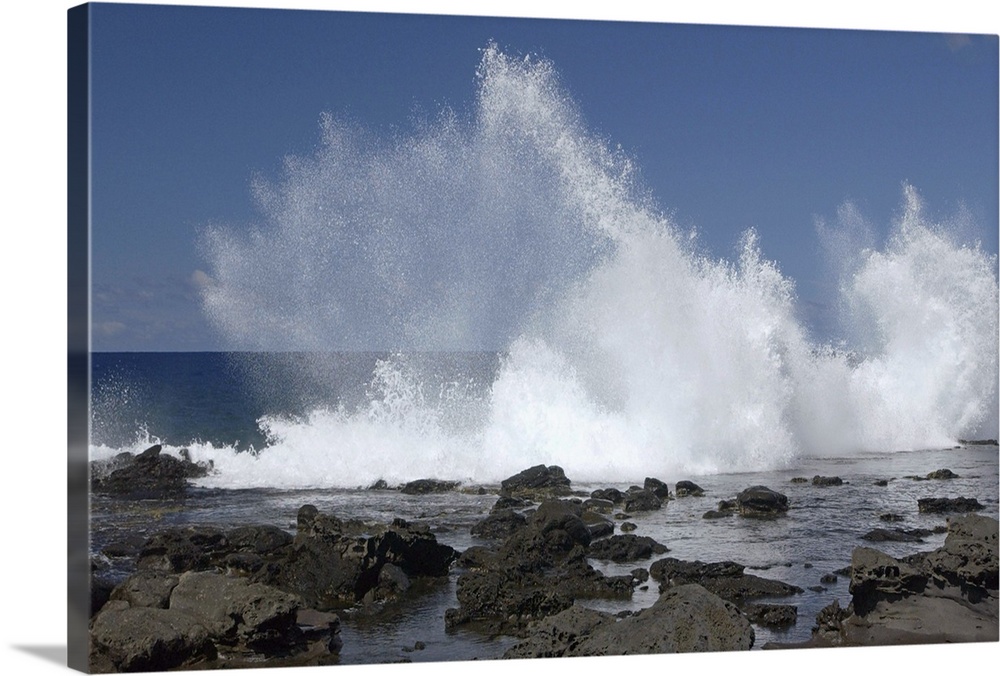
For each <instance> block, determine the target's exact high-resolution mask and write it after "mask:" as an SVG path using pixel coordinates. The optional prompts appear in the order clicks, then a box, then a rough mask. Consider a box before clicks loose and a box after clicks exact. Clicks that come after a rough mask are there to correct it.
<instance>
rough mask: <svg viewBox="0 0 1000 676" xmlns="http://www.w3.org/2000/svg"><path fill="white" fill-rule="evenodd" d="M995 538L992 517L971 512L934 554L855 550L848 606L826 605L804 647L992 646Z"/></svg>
mask: <svg viewBox="0 0 1000 676" xmlns="http://www.w3.org/2000/svg"><path fill="white" fill-rule="evenodd" d="M997 536H998V527H997V520H996V519H992V518H989V517H984V516H980V515H976V514H972V515H968V516H962V517H958V518H956V519H954V520H953V521H952V522H951V523H950V524H949V530H948V536H947V538H946V539H945V543H944V545H943V546H942V547H939V548H938V549H935V550H934V551H931V552H922V553H919V554H913V555H911V556H907V557H905V558H902V559H896V558H893V557H891V556H889V555H888V554H884V553H882V552H880V551H878V550H875V549H869V548H867V547H858V548H857V549H855V550H854V553H853V555H852V557H851V568H850V571H851V572H850V575H851V583H850V592H851V604H850V606H848V607H847V608H846V609H841V608H840V607H839V605H838V604H834V605H831V606H828V607H827V608H825V609H824V610H823V611H822V612H821V613H820V615H819V617H817V625H816V628H815V629H813V638H812V639H811V641H810V642H809V643H807V644H806V645H810V646H814V645H819V646H827V645H845V646H871V645H895V644H917V643H956V642H964V641H996V640H997V634H998V622H997V616H998V592H997V578H998V576H997V571H998V559H997Z"/></svg>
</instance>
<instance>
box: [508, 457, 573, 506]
mask: <svg viewBox="0 0 1000 676" xmlns="http://www.w3.org/2000/svg"><path fill="white" fill-rule="evenodd" d="M569 493H570V480H569V479H568V478H566V473H565V472H564V471H563V469H562V467H559V466H558V465H550V466H548V467H546V466H545V465H535V466H534V467H529V468H528V469H526V470H523V471H521V472H518V473H517V474H515V475H514V476H512V477H508V478H507V479H504V480H503V481H502V482H500V494H501V495H507V496H518V497H531V498H535V499H541V498H546V497H556V496H560V495H569Z"/></svg>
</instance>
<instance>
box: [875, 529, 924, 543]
mask: <svg viewBox="0 0 1000 676" xmlns="http://www.w3.org/2000/svg"><path fill="white" fill-rule="evenodd" d="M928 535H930V531H928V530H923V529H920V528H912V529H909V530H904V529H902V528H893V529H892V530H889V529H886V528H876V529H874V530H870V531H868V532H867V533H865V534H864V535H862V536H861V539H862V540H868V541H869V542H923V541H924V538H925V537H926V536H928Z"/></svg>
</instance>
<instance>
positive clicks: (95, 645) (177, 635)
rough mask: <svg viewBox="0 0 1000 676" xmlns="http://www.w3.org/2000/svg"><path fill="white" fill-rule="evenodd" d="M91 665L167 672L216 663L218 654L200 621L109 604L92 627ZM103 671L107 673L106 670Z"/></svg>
mask: <svg viewBox="0 0 1000 676" xmlns="http://www.w3.org/2000/svg"><path fill="white" fill-rule="evenodd" d="M90 638H91V658H90V660H91V664H92V665H93V664H94V663H95V662H96V663H98V664H100V661H102V660H103V661H105V662H106V663H109V665H110V667H111V669H110V670H115V671H166V670H168V669H176V668H179V667H185V668H186V667H191V666H193V665H195V664H197V663H199V662H204V661H207V660H214V659H215V657H216V655H217V651H216V648H215V644H214V643H213V642H212V640H211V637H210V636H209V633H208V630H207V629H206V628H205V627H204V626H202V624H201V623H200V622H199V621H198V619H197V618H194V617H192V616H190V615H188V614H187V613H182V612H179V611H176V610H174V611H172V610H169V609H165V608H141V607H140V608H133V607H131V606H129V604H128V603H127V602H126V601H109V602H108V603H107V604H106V605H105V606H104V608H103V609H102V610H101V612H100V613H98V614H97V616H96V617H95V618H94V620H93V623H92V624H91V627H90ZM102 670H103V669H102Z"/></svg>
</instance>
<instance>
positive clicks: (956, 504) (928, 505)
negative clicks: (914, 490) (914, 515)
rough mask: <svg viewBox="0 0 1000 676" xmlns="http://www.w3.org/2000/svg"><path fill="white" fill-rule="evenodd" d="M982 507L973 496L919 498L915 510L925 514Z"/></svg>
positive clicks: (965, 510)
mask: <svg viewBox="0 0 1000 676" xmlns="http://www.w3.org/2000/svg"><path fill="white" fill-rule="evenodd" d="M982 508H983V506H982V505H981V504H979V500H976V499H975V498H921V499H919V500H917V511H919V512H922V513H925V514H947V513H949V512H978V511H979V510H981V509H982Z"/></svg>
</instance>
